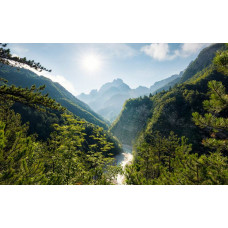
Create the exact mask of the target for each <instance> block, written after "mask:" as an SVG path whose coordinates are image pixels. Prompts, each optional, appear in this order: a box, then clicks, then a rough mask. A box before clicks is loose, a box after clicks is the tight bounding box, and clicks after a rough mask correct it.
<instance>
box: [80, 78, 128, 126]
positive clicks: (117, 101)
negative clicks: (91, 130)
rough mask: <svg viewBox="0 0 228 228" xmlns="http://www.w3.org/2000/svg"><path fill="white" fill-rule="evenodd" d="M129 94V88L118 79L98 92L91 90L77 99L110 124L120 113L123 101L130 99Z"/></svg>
mask: <svg viewBox="0 0 228 228" xmlns="http://www.w3.org/2000/svg"><path fill="white" fill-rule="evenodd" d="M130 93H131V88H130V87H129V86H128V85H127V84H125V83H124V82H123V80H122V79H119V78H118V79H115V80H113V81H112V82H108V83H106V84H104V85H103V86H102V87H101V88H100V90H99V91H97V90H92V91H91V92H90V94H88V95H86V94H84V93H83V94H80V95H79V96H78V99H80V100H82V101H84V102H86V103H87V104H88V105H89V106H90V107H91V108H93V109H94V110H95V111H96V112H97V113H98V114H100V115H102V116H103V117H105V118H106V119H107V120H109V121H111V122H112V121H113V120H114V119H115V118H116V117H117V116H118V114H119V113H120V111H121V109H122V106H123V104H124V102H125V100H127V99H128V98H130V97H131V94H130Z"/></svg>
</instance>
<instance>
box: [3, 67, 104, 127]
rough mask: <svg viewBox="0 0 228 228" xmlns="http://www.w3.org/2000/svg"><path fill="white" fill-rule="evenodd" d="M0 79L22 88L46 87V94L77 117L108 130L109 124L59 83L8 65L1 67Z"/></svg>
mask: <svg viewBox="0 0 228 228" xmlns="http://www.w3.org/2000/svg"><path fill="white" fill-rule="evenodd" d="M0 77H1V78H5V79H6V80H8V84H9V85H12V84H13V85H15V86H18V87H19V86H20V87H22V88H26V87H29V88H30V87H31V86H32V85H36V87H39V86H42V85H45V86H46V87H45V90H44V92H43V93H44V94H45V93H48V94H49V96H50V97H51V98H53V99H55V100H56V101H57V102H58V103H60V104H61V105H62V106H63V107H65V108H67V109H68V110H69V111H71V112H72V113H73V114H75V115H76V116H78V117H80V118H83V119H85V120H86V121H88V122H90V123H93V124H96V125H99V126H101V127H103V128H104V129H107V123H106V122H105V121H104V119H103V118H102V117H101V116H100V115H98V114H97V113H95V112H94V111H93V110H92V109H91V108H90V107H89V106H88V105H87V104H85V103H84V102H82V101H80V100H79V99H77V98H76V97H75V96H73V95H72V94H71V93H70V92H68V91H67V90H66V89H65V88H64V87H63V86H61V85H60V84H59V83H57V82H53V81H52V80H50V79H48V78H46V77H44V76H38V75H37V74H35V73H34V72H32V71H30V70H27V69H23V68H21V69H20V70H18V69H17V68H15V67H10V66H6V65H3V66H1V67H0Z"/></svg>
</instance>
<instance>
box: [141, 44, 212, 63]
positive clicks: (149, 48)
mask: <svg viewBox="0 0 228 228" xmlns="http://www.w3.org/2000/svg"><path fill="white" fill-rule="evenodd" d="M208 45H210V44H202V43H200V44H198V43H185V44H182V45H181V46H180V48H179V49H176V50H174V51H172V52H171V51H170V48H169V44H164V43H160V44H150V45H145V46H143V47H142V48H141V51H142V52H144V53H145V54H146V55H148V56H150V57H152V58H153V59H155V60H159V61H164V60H172V59H175V58H177V57H182V58H186V57H189V56H190V55H193V54H196V53H197V52H199V51H200V50H201V49H202V48H204V47H206V46H208Z"/></svg>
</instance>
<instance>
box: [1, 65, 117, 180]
mask: <svg viewBox="0 0 228 228" xmlns="http://www.w3.org/2000/svg"><path fill="white" fill-rule="evenodd" d="M19 62H20V61H19ZM4 63H5V62H4ZM0 82H1V84H0V95H1V96H0V184H112V183H113V180H114V179H115V177H116V175H117V174H118V173H120V172H121V168H120V167H119V166H117V165H116V162H115V159H114V155H115V154H117V153H120V152H121V147H120V144H119V142H118V141H117V140H116V139H115V138H114V137H113V136H112V135H111V134H110V133H108V132H106V131H105V130H104V129H103V128H101V127H99V126H95V125H93V124H92V123H89V122H87V121H85V120H83V119H81V118H80V117H78V116H75V115H73V114H72V113H71V112H69V111H68V110H66V108H63V107H62V106H61V105H60V104H59V103H57V102H56V101H55V100H54V99H52V98H50V97H49V96H48V94H45V95H44V94H42V93H41V92H42V91H43V90H44V88H45V86H40V87H38V88H37V87H36V86H35V85H33V86H31V88H30V89H29V88H21V87H16V86H15V85H11V86H10V85H8V83H7V80H6V79H3V78H2V79H1V81H0ZM18 107H19V108H21V109H23V112H22V114H23V115H24V119H25V120H27V121H28V119H29V120H30V121H31V123H32V124H31V123H29V122H26V123H25V122H24V123H23V122H22V118H21V115H20V114H19V113H18V112H15V110H16V109H17V108H18ZM26 111H28V113H29V112H31V113H30V114H28V113H27V112H26ZM32 114H36V115H37V116H36V117H34V118H33V117H32ZM28 116H29V118H27V117H28ZM39 118H40V119H39ZM46 118H47V119H48V121H44V120H45V119H46ZM37 119H39V121H38V123H37V124H39V125H40V128H36V127H34V128H33V130H32V131H31V129H30V131H29V128H30V125H34V122H36V121H37ZM40 129H42V130H43V131H45V130H49V134H48V137H46V138H45V137H40V135H41V134H42V131H40ZM50 129H51V130H50ZM41 138H42V140H41Z"/></svg>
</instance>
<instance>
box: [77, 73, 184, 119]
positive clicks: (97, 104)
mask: <svg viewBox="0 0 228 228" xmlns="http://www.w3.org/2000/svg"><path fill="white" fill-rule="evenodd" d="M182 74H183V72H180V74H175V75H172V76H171V77H168V78H166V79H164V80H161V81H158V82H155V83H154V85H152V86H151V87H150V88H147V87H145V86H139V87H137V88H135V89H131V88H130V87H129V86H128V85H127V84H126V83H124V82H123V80H122V79H119V78H117V79H115V80H113V81H112V82H108V83H106V84H104V85H103V86H102V87H101V88H100V90H99V91H98V90H92V91H91V92H90V93H89V94H84V93H82V94H80V95H79V96H78V99H80V100H82V101H84V102H85V103H87V104H88V105H89V106H90V107H91V108H93V109H94V110H95V111H96V112H97V113H98V114H100V115H101V116H103V117H104V118H106V119H107V120H109V121H110V122H113V121H114V120H115V119H116V117H117V116H118V115H119V113H120V112H121V109H122V107H123V104H124V103H125V101H126V100H127V99H129V98H137V97H140V96H144V95H146V96H148V95H149V94H150V93H152V94H153V93H155V92H156V90H158V89H159V88H161V87H163V86H165V85H167V84H168V83H172V82H173V81H175V80H178V81H179V80H180V78H181V76H182Z"/></svg>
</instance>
